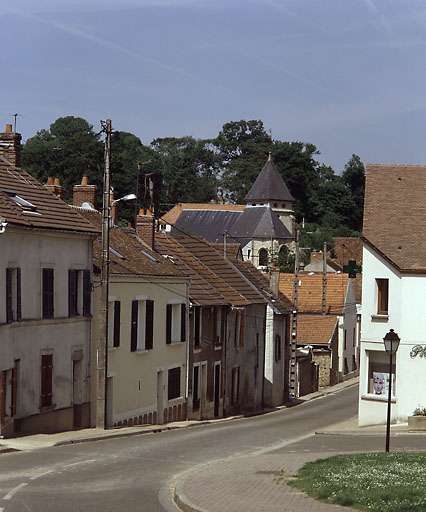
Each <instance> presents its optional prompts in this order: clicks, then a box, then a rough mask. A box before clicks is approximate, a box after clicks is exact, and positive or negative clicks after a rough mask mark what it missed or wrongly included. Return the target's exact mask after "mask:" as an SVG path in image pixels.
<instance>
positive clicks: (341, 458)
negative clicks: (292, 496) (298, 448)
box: [282, 453, 426, 512]
mask: <svg viewBox="0 0 426 512" xmlns="http://www.w3.org/2000/svg"><path fill="white" fill-rule="evenodd" d="M282 479H283V480H287V479H286V477H285V475H282ZM287 483H288V484H289V485H292V486H294V487H297V488H299V489H302V490H303V491H305V492H306V493H308V494H309V495H310V496H313V497H314V498H316V499H319V500H321V501H325V502H327V503H334V504H336V505H346V506H349V507H353V508H357V509H359V510H368V511H373V512H375V511H377V512H425V511H426V453H389V454H386V453H367V454H355V455H338V456H336V457H330V458H329V459H321V460H317V461H315V462H310V463H308V464H306V465H305V466H304V467H303V468H302V469H301V470H300V471H299V473H298V474H297V477H296V478H295V479H291V480H290V481H287Z"/></svg>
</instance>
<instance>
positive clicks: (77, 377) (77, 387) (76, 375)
mask: <svg viewBox="0 0 426 512" xmlns="http://www.w3.org/2000/svg"><path fill="white" fill-rule="evenodd" d="M82 383H83V379H82V375H81V361H73V362H72V403H73V408H74V414H73V426H74V428H80V427H81V423H82V405H81V402H82V393H83V390H82Z"/></svg>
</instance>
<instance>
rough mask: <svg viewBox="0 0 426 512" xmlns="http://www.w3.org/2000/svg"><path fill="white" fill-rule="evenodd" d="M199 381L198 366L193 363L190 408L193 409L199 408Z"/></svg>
mask: <svg viewBox="0 0 426 512" xmlns="http://www.w3.org/2000/svg"><path fill="white" fill-rule="evenodd" d="M199 381H200V366H199V365H194V372H193V378H192V409H193V410H194V411H195V410H197V409H199V408H200V396H199V389H200V387H199Z"/></svg>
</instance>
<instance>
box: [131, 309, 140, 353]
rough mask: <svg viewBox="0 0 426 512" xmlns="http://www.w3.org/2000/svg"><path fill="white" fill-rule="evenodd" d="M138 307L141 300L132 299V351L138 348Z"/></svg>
mask: <svg viewBox="0 0 426 512" xmlns="http://www.w3.org/2000/svg"><path fill="white" fill-rule="evenodd" d="M138 309H139V302H138V301H137V300H132V326H131V333H130V351H131V352H135V351H136V349H137V348H138Z"/></svg>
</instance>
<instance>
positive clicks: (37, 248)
mask: <svg viewBox="0 0 426 512" xmlns="http://www.w3.org/2000/svg"><path fill="white" fill-rule="evenodd" d="M20 138H21V136H20V135H19V134H17V133H13V132H12V126H11V125H8V126H7V129H6V132H4V133H0V224H1V227H0V244H1V258H0V293H1V295H2V297H3V298H2V300H1V301H0V304H1V307H0V433H1V435H4V436H7V435H9V434H11V433H13V432H54V431H60V430H69V429H72V428H73V427H84V426H89V421H90V352H89V350H90V327H91V268H92V240H93V238H94V237H96V236H97V234H98V230H97V229H96V228H95V227H94V226H93V225H92V224H90V223H88V222H87V221H86V220H85V219H83V218H82V217H81V216H80V215H78V214H77V213H76V212H74V211H72V210H71V209H70V208H69V206H68V205H66V204H65V203H64V202H63V201H62V200H61V199H60V198H59V197H56V196H55V194H54V193H52V192H51V191H49V190H48V189H46V188H45V187H44V186H43V185H41V184H40V183H39V182H38V181H37V180H35V179H34V178H33V177H32V176H30V175H29V174H28V173H27V172H25V171H24V170H22V169H21V168H20V167H19V157H20Z"/></svg>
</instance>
